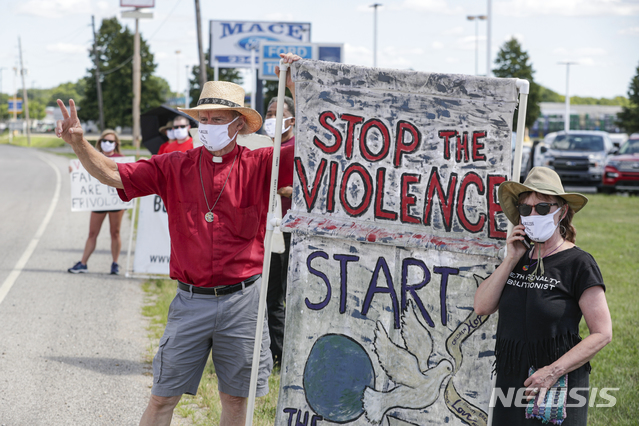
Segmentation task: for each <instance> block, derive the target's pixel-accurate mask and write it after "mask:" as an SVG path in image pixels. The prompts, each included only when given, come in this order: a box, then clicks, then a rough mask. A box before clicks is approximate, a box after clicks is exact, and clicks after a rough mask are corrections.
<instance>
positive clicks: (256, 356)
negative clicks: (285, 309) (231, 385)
mask: <svg viewBox="0 0 639 426" xmlns="http://www.w3.org/2000/svg"><path fill="white" fill-rule="evenodd" d="M288 67H289V64H287V63H284V62H282V61H281V60H280V81H279V86H278V88H277V110H276V113H275V139H274V141H273V142H274V146H273V166H272V169H271V186H270V192H269V196H268V216H267V221H266V236H265V237H264V265H263V268H262V286H261V289H260V303H259V306H258V310H257V326H256V328H255V344H254V346H253V365H252V368H251V384H250V389H249V397H248V404H247V409H246V423H245V425H246V426H251V425H252V424H253V412H254V411H255V394H256V392H257V376H258V373H259V367H260V352H261V348H262V332H263V330H264V316H265V313H266V293H267V292H268V280H269V275H270V272H271V271H270V269H271V241H272V237H273V228H274V226H275V223H274V222H275V220H274V216H275V207H276V205H277V203H276V198H275V196H276V194H277V177H278V174H279V171H280V147H281V145H282V121H283V120H282V118H283V116H284V94H285V92H286V72H287V71H288Z"/></svg>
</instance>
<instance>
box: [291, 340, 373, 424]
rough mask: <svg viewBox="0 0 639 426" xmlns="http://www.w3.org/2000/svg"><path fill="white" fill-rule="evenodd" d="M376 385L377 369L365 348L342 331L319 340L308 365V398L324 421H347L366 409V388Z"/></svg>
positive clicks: (305, 377)
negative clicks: (364, 399)
mask: <svg viewBox="0 0 639 426" xmlns="http://www.w3.org/2000/svg"><path fill="white" fill-rule="evenodd" d="M367 386H368V387H371V388H373V389H374V388H375V371H374V369H373V364H372V362H371V360H370V358H369V356H368V354H367V353H366V351H365V350H364V348H363V347H362V346H361V345H360V344H359V343H358V342H356V341H355V340H353V339H352V338H350V337H347V336H344V335H341V334H326V335H324V336H322V337H320V338H319V339H317V341H316V342H315V344H314V345H313V347H312V348H311V352H310V354H309V356H308V359H307V360H306V367H305V368H304V392H305V393H306V400H307V401H308V403H309V405H310V406H311V408H312V409H313V411H315V412H316V413H317V414H319V415H321V416H322V417H323V418H324V420H329V421H332V422H336V423H346V422H350V421H353V420H355V419H357V418H358V417H359V416H361V415H362V413H363V412H364V406H363V403H362V397H363V395H364V390H365V389H366V387H367Z"/></svg>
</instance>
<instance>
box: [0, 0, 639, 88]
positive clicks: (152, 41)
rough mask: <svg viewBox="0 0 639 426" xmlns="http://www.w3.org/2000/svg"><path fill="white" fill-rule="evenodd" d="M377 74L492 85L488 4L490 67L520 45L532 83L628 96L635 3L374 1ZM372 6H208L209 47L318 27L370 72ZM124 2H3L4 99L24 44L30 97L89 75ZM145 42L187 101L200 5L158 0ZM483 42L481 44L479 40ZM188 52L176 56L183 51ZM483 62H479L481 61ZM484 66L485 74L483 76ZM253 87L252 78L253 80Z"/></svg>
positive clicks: (637, 14)
mask: <svg viewBox="0 0 639 426" xmlns="http://www.w3.org/2000/svg"><path fill="white" fill-rule="evenodd" d="M376 2H379V3H381V4H382V6H379V7H378V8H377V66H378V67H381V68H391V69H412V70H416V71H423V72H438V73H453V74H469V75H475V72H476V68H477V70H478V74H479V75H485V74H486V70H487V66H486V65H487V64H486V62H487V53H486V52H487V21H481V20H475V21H470V20H468V19H467V17H468V16H476V15H485V14H487V12H488V10H487V9H488V4H489V2H490V4H491V5H492V7H491V9H492V20H491V24H490V25H491V29H492V30H491V34H492V35H491V41H492V42H491V52H492V59H493V61H494V58H495V57H496V55H497V52H498V50H499V48H500V47H501V46H503V44H504V43H505V42H506V41H507V40H509V39H511V38H512V37H515V38H516V39H517V40H518V41H519V42H520V44H521V45H522V48H523V50H524V51H526V52H527V53H528V55H529V57H530V62H531V63H532V66H533V69H534V70H535V74H534V79H535V81H536V82H537V83H538V84H541V85H542V86H545V87H547V88H549V89H551V90H553V91H555V92H557V93H559V94H565V93H566V65H564V64H562V63H565V62H572V63H575V64H574V65H571V66H570V74H569V80H568V81H569V93H570V95H571V96H575V95H576V96H584V97H585V96H590V97H596V98H601V97H605V98H612V97H615V96H627V92H628V87H629V84H630V80H631V78H633V77H634V76H635V75H636V74H637V67H638V66H639V0H483V1H482V0H376ZM373 3H375V1H368V2H363V1H359V0H323V1H320V2H317V1H309V0H295V1H289V0H271V1H257V0H244V1H241V0H230V1H228V0H227V1H219V0H200V11H201V17H202V28H203V40H204V48H205V49H206V50H208V48H209V42H208V40H209V37H208V29H209V22H210V21H211V20H223V21H285V22H306V23H310V24H311V41H312V42H315V43H343V44H344V50H345V53H344V62H345V63H348V64H354V65H362V66H372V65H373V45H374V21H375V14H374V12H373V11H374V9H373V8H372V7H370V5H371V4H373ZM120 4H121V3H120V0H21V1H14V0H0V10H1V11H2V13H1V14H0V39H1V40H2V43H1V44H0V77H1V81H0V92H3V93H11V92H12V91H13V90H14V89H15V88H16V87H17V88H18V90H21V88H22V83H21V79H20V75H19V73H18V75H17V76H16V75H15V72H14V67H15V68H17V69H18V70H19V68H20V57H19V52H20V49H19V42H18V39H20V44H21V47H22V61H23V65H24V68H25V69H26V75H25V84H26V86H27V87H28V88H39V89H48V88H52V87H55V86H57V85H59V84H61V83H66V82H76V81H78V80H79V79H80V78H83V77H85V76H87V75H88V72H87V70H88V69H90V68H91V63H90V59H89V55H88V49H90V48H91V45H92V42H93V33H92V30H91V16H95V20H96V27H99V25H100V24H101V22H102V19H105V18H112V17H114V16H117V17H118V19H120V22H121V23H122V24H123V25H127V26H128V27H129V28H131V29H132V30H133V29H134V25H135V24H134V22H135V21H134V20H132V19H123V18H122V17H121V13H122V12H123V11H126V10H131V8H130V7H121V6H120ZM147 11H150V12H152V13H153V18H152V19H141V20H140V21H139V22H140V24H139V25H140V34H141V36H142V38H143V39H144V40H145V41H146V42H147V43H148V44H149V46H150V49H151V52H152V53H153V54H154V57H155V62H156V64H157V65H158V66H157V69H156V75H158V76H160V77H163V78H164V79H166V80H167V81H168V83H169V85H170V86H171V89H172V90H173V91H184V89H185V86H186V83H187V79H188V77H189V76H190V74H191V72H190V68H188V75H187V67H191V66H193V65H194V64H197V63H198V53H197V33H196V24H195V2H194V0H155V7H153V8H149V9H147ZM476 34H477V36H476ZM178 51H179V52H180V53H176V52H178ZM476 58H477V59H476ZM476 61H477V67H476ZM245 75H246V77H247V78H246V80H247V83H245V87H247V88H248V87H249V85H248V80H249V77H250V75H249V73H248V71H247V72H245Z"/></svg>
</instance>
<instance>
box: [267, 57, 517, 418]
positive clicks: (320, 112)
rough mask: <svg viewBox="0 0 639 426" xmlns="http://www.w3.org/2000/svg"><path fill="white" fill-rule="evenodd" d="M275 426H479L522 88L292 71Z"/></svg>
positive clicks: (333, 68)
mask: <svg viewBox="0 0 639 426" xmlns="http://www.w3.org/2000/svg"><path fill="white" fill-rule="evenodd" d="M292 73H293V74H292V75H293V79H294V81H295V82H296V117H297V120H296V121H297V123H296V124H297V137H296V151H295V170H296V171H295V183H294V191H293V206H292V209H291V210H290V211H289V214H288V215H287V216H286V217H285V218H284V220H283V229H285V230H287V231H289V232H292V233H293V238H292V243H291V259H290V263H289V275H288V290H287V299H286V303H287V313H286V334H285V338H284V358H283V364H282V373H281V387H280V396H279V402H278V412H277V415H276V422H275V424H276V425H298V424H304V425H309V426H310V425H319V424H330V423H340V424H349V425H378V424H384V425H426V424H443V423H446V424H459V425H463V424H470V425H485V424H486V422H487V413H488V402H489V398H490V387H491V380H492V364H493V362H494V352H493V349H494V335H495V329H496V318H495V317H494V315H493V316H490V317H488V316H478V315H476V314H475V313H474V311H473V308H472V306H473V296H474V293H475V289H476V288H477V285H478V284H479V283H480V282H481V281H482V280H483V279H484V278H485V277H487V276H488V275H489V274H490V273H491V272H492V271H493V270H494V268H495V267H496V265H498V264H499V262H500V261H499V258H498V257H497V256H498V254H499V250H500V249H501V248H502V247H503V244H504V239H505V236H506V232H505V231H506V219H505V217H504V215H503V213H501V208H500V207H499V204H498V203H497V199H496V189H497V187H498V186H499V184H500V183H501V182H503V181H504V180H505V179H506V178H507V177H508V176H509V172H510V161H511V148H510V147H511V145H510V140H511V130H510V129H511V125H512V118H513V112H514V109H515V107H516V105H517V88H516V85H515V84H516V80H514V79H491V78H477V77H470V76H461V75H442V74H426V73H417V72H412V71H396V70H382V69H373V68H364V67H356V66H349V65H343V64H335V63H328V62H321V61H299V62H297V63H296V64H295V65H294V66H293V67H292Z"/></svg>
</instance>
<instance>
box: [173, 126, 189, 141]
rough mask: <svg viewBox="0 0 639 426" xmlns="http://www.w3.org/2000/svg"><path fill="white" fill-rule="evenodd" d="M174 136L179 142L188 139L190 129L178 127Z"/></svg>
mask: <svg viewBox="0 0 639 426" xmlns="http://www.w3.org/2000/svg"><path fill="white" fill-rule="evenodd" d="M173 136H174V138H175V139H177V140H182V139H186V138H188V137H189V129H187V128H186V127H178V128H177V129H173Z"/></svg>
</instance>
